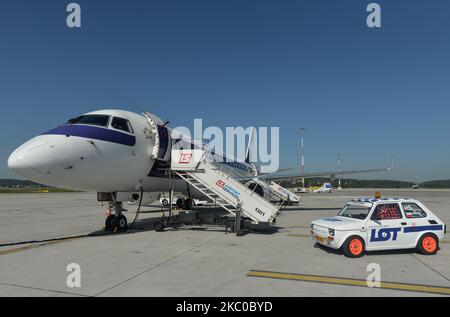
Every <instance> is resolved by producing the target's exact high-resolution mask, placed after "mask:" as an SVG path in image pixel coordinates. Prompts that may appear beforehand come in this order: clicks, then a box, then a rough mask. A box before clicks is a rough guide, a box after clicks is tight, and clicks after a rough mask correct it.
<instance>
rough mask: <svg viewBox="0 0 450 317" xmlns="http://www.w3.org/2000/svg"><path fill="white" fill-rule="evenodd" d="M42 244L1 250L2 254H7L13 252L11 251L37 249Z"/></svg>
mask: <svg viewBox="0 0 450 317" xmlns="http://www.w3.org/2000/svg"><path fill="white" fill-rule="evenodd" d="M41 246H42V245H29V246H26V247H20V248H14V249H9V250H3V251H0V256H1V255H6V254H11V253H16V252H22V251H27V250H31V249H37V248H39V247H41Z"/></svg>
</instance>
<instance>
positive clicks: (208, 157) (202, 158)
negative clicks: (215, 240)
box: [171, 148, 282, 226]
mask: <svg viewBox="0 0 450 317" xmlns="http://www.w3.org/2000/svg"><path fill="white" fill-rule="evenodd" d="M171 154H172V155H171V158H172V159H171V170H172V172H174V173H175V174H176V175H178V176H179V177H180V178H182V179H183V180H185V181H186V182H187V183H189V184H190V185H191V186H192V187H194V188H195V189H196V190H198V191H199V192H201V193H202V194H204V195H205V196H206V197H208V198H209V199H211V200H212V201H215V202H216V203H217V204H218V205H219V206H221V207H222V208H223V209H225V210H226V211H228V212H229V213H230V214H231V215H232V216H234V217H236V218H238V219H239V218H240V217H241V216H242V217H243V218H247V219H249V220H250V221H251V223H252V224H254V225H267V226H270V224H271V223H273V222H274V221H275V218H276V216H277V214H278V211H279V210H280V208H281V206H282V203H278V204H273V203H271V201H270V199H266V198H263V197H262V196H260V195H259V194H258V193H256V192H255V190H254V189H253V190H252V189H250V188H248V187H247V186H246V185H245V184H243V183H242V182H241V181H240V178H242V179H243V178H245V177H247V178H248V176H247V175H240V174H239V173H238V172H237V171H236V170H235V169H233V168H230V167H229V166H227V165H226V164H223V163H221V162H215V161H214V158H213V155H212V154H211V152H210V151H209V150H208V149H206V148H203V149H188V150H178V149H172V153H171ZM236 223H238V222H236Z"/></svg>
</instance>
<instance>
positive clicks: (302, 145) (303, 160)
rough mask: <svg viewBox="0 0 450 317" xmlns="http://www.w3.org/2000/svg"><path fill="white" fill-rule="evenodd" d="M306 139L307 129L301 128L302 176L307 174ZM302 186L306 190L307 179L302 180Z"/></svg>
mask: <svg viewBox="0 0 450 317" xmlns="http://www.w3.org/2000/svg"><path fill="white" fill-rule="evenodd" d="M304 137H305V128H300V139H301V158H302V161H301V171H302V174H305V143H304V140H303V139H304ZM302 186H303V188H305V178H302Z"/></svg>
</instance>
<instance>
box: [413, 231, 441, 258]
mask: <svg viewBox="0 0 450 317" xmlns="http://www.w3.org/2000/svg"><path fill="white" fill-rule="evenodd" d="M438 249H439V239H438V238H437V237H436V236H435V235H434V234H432V233H426V234H424V235H423V236H422V237H420V239H419V242H417V251H418V252H419V253H420V254H423V255H435V254H436V253H437V251H438Z"/></svg>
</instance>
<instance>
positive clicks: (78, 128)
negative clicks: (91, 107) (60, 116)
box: [42, 125, 136, 146]
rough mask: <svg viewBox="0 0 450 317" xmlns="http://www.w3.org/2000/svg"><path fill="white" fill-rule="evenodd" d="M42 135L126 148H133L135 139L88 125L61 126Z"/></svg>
mask: <svg viewBox="0 0 450 317" xmlns="http://www.w3.org/2000/svg"><path fill="white" fill-rule="evenodd" d="M42 135H68V136H76V137H80V138H87V139H95V140H100V141H106V142H111V143H117V144H122V145H127V146H134V145H135V144H136V138H135V137H134V136H132V135H129V134H125V133H122V132H119V131H114V130H110V129H106V128H101V127H95V126H88V125H63V126H60V127H57V128H55V129H52V130H50V131H48V132H45V133H43V134H42Z"/></svg>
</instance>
